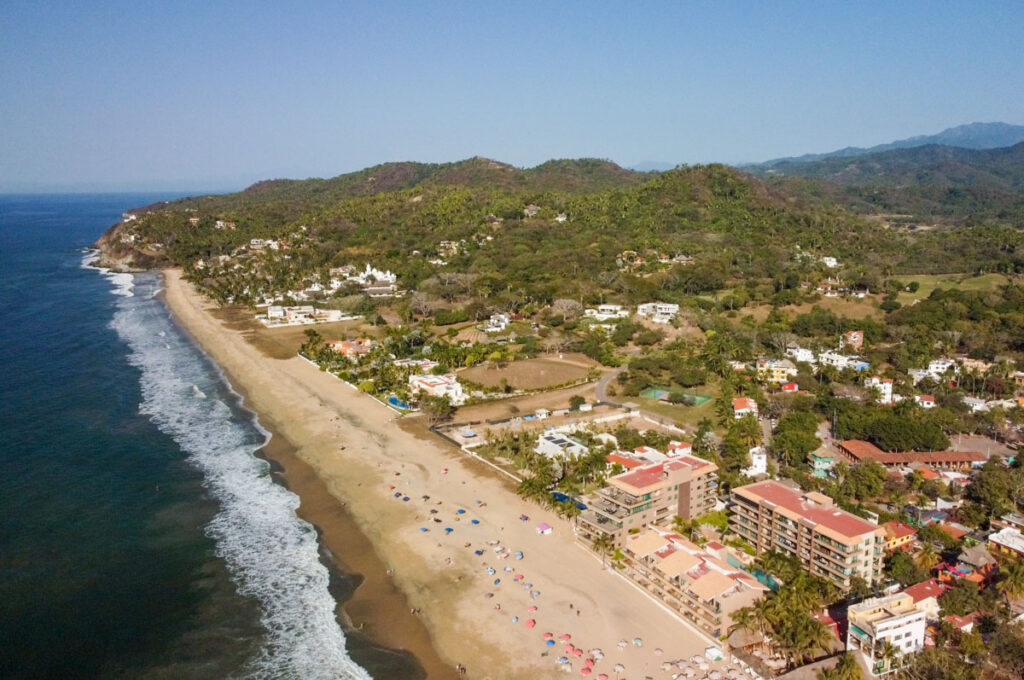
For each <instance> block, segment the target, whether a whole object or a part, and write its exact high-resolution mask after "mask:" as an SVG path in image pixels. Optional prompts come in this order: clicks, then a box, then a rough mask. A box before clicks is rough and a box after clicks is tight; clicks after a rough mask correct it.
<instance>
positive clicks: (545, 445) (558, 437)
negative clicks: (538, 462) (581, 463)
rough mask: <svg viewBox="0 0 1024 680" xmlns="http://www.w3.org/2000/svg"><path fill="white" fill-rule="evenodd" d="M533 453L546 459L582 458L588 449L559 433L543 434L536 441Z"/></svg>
mask: <svg viewBox="0 0 1024 680" xmlns="http://www.w3.org/2000/svg"><path fill="white" fill-rule="evenodd" d="M533 450H534V452H536V453H539V454H540V455H542V456H544V457H546V458H565V457H566V456H584V455H586V454H587V453H588V452H589V451H590V449H588V448H587V447H586V446H584V445H583V444H581V443H580V442H578V441H576V440H575V439H573V438H572V437H570V436H569V435H566V434H562V433H560V432H544V433H542V434H541V435H540V437H539V438H538V439H537V445H536V446H534V447H533Z"/></svg>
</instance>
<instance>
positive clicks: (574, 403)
mask: <svg viewBox="0 0 1024 680" xmlns="http://www.w3.org/2000/svg"><path fill="white" fill-rule="evenodd" d="M586 403H587V400H586V399H585V398H583V397H581V396H580V395H578V394H574V395H573V396H572V397H570V399H569V410H570V411H579V410H580V406H583V405H584V404H586Z"/></svg>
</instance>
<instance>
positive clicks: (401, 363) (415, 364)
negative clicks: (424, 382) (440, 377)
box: [394, 359, 438, 373]
mask: <svg viewBox="0 0 1024 680" xmlns="http://www.w3.org/2000/svg"><path fill="white" fill-rule="evenodd" d="M394 365H395V366H398V367H399V368H405V367H407V366H411V367H412V368H414V369H415V370H416V372H417V373H428V372H430V371H432V370H434V368H435V367H436V366H437V365H438V363H437V362H436V361H431V360H430V359H397V360H396V361H395V362H394Z"/></svg>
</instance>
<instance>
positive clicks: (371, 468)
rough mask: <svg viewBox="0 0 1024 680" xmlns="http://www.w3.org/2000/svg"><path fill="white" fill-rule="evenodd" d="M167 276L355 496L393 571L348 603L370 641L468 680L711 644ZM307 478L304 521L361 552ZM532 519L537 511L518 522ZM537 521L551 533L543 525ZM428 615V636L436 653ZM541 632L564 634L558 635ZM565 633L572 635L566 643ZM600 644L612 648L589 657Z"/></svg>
mask: <svg viewBox="0 0 1024 680" xmlns="http://www.w3.org/2000/svg"><path fill="white" fill-rule="evenodd" d="M165 280H166V300H167V303H168V305H169V306H170V308H171V310H172V311H173V313H174V314H175V316H176V318H177V319H178V320H179V322H180V323H181V324H182V325H183V326H184V327H185V328H186V329H187V330H188V331H189V333H190V334H191V335H192V336H193V337H194V338H195V339H196V340H197V341H198V342H199V344H200V345H201V346H202V347H203V349H204V350H205V351H206V352H207V354H209V356H210V357H211V358H212V359H214V360H215V361H216V362H217V363H218V364H219V365H220V366H221V367H222V368H223V370H224V371H225V373H226V374H227V375H228V377H229V379H230V380H231V382H232V384H233V385H234V386H235V387H236V388H238V389H240V390H241V391H242V392H243V393H244V394H245V395H246V402H247V405H248V406H249V407H250V408H252V409H254V410H255V411H256V412H257V413H258V414H259V417H260V420H261V422H263V423H264V424H265V425H267V426H268V427H269V428H270V429H271V430H272V431H273V432H275V433H277V435H278V436H280V437H281V438H283V439H285V440H286V441H287V442H288V443H289V444H290V445H291V447H293V448H294V453H295V456H296V457H297V458H299V459H300V460H301V461H302V463H303V464H305V465H308V466H309V468H310V469H311V470H312V472H313V473H315V475H316V478H317V480H315V481H319V482H322V483H323V484H324V486H325V488H326V490H327V492H329V494H330V495H331V496H332V497H333V498H334V499H335V500H337V501H338V502H340V503H341V504H342V505H343V507H344V510H345V513H347V515H348V517H350V518H351V519H352V520H354V521H355V523H356V524H357V525H358V527H359V529H360V530H361V532H362V534H363V535H364V536H365V537H366V538H368V539H369V541H370V543H371V544H372V546H373V550H374V551H375V552H376V556H377V557H378V558H379V559H380V561H381V562H382V563H383V564H385V565H387V567H388V569H389V570H390V571H391V573H390V574H387V575H386V578H385V575H380V574H377V575H376V576H375V577H374V578H370V577H368V581H367V583H368V585H369V584H373V583H376V584H377V585H375V586H373V588H376V589H377V591H375V592H374V593H373V594H371V595H367V597H366V598H364V599H360V597H357V598H355V600H354V601H353V603H352V606H351V607H346V611H347V614H348V616H349V618H350V619H351V621H352V623H353V625H355V626H357V627H358V626H359V624H360V623H365V626H364V629H363V631H362V632H363V633H364V634H366V635H367V636H368V637H370V638H371V639H372V640H374V641H377V642H379V643H381V644H385V645H388V646H393V647H400V648H403V649H409V650H410V651H411V652H412V653H413V654H415V655H416V656H417V658H419V659H420V661H421V663H422V664H423V666H424V669H425V670H426V671H427V674H428V676H429V677H430V678H447V677H455V675H456V674H455V671H454V666H455V665H456V664H461V665H463V666H465V668H466V673H465V677H470V678H491V679H495V680H497V679H498V678H508V679H518V678H522V679H524V680H525V679H526V678H547V677H556V676H557V675H558V674H559V673H560V672H563V671H565V670H568V668H567V665H566V664H564V663H559V662H558V659H559V657H563V656H564V657H567V658H569V659H571V672H572V673H575V674H580V672H581V670H582V669H583V668H584V665H585V662H586V660H587V659H592V660H594V668H593V675H594V677H597V676H598V675H599V674H602V673H603V674H607V675H608V676H609V677H617V678H620V679H626V678H629V679H634V678H635V679H642V678H645V677H652V678H670V677H671V676H672V674H673V673H676V672H678V670H677V669H674V668H673V669H671V670H662V666H663V664H664V663H665V662H666V661H671V660H676V659H687V658H690V657H692V656H694V655H696V654H700V653H702V652H703V651H704V649H705V647H706V646H707V645H708V644H709V640H708V639H707V638H706V637H703V636H701V635H700V634H698V633H697V632H696V631H695V630H694V629H692V628H690V627H689V626H686V625H684V624H683V623H682V622H681V621H679V620H678V619H677V618H676V617H674V616H673V615H672V614H670V613H669V612H668V611H667V610H665V609H664V608H662V606H661V605H659V604H658V603H656V602H654V601H653V600H652V599H650V598H648V597H647V596H645V595H644V594H642V593H641V591H639V589H637V588H636V587H635V586H633V585H632V584H630V583H628V582H627V581H626V580H624V579H623V578H621V577H620V576H619V575H618V574H616V573H614V571H613V570H612V569H610V568H605V567H604V566H603V565H602V564H601V561H600V560H598V559H597V558H596V557H595V556H594V555H592V554H591V553H589V552H588V551H586V550H584V549H583V548H582V547H580V546H578V545H576V544H575V543H574V541H573V534H572V527H571V526H570V524H569V523H568V522H566V521H565V520H562V519H560V518H558V517H557V516H556V515H554V514H553V513H550V512H547V511H545V510H543V509H541V508H540V507H539V506H536V505H533V504H530V503H526V502H524V501H522V500H521V499H520V498H518V497H517V496H516V495H515V494H514V493H512V492H511V490H510V489H511V487H510V485H509V482H508V480H506V479H503V478H501V477H500V476H499V475H497V474H493V473H489V472H486V471H484V470H483V469H482V466H480V464H479V462H478V461H474V460H472V459H471V458H468V457H467V456H466V455H465V454H463V453H462V452H461V451H459V450H458V449H455V448H454V447H449V446H447V445H446V444H444V443H443V442H441V441H440V440H437V441H436V442H435V441H431V440H424V439H423V438H422V437H417V436H415V435H414V434H412V433H410V432H407V431H405V430H404V429H402V428H400V427H398V426H397V424H396V423H395V422H394V421H395V419H396V418H397V416H396V414H395V413H393V412H392V411H390V410H389V409H387V408H385V407H383V406H382V405H380V404H379V403H378V402H376V401H374V400H373V399H371V398H370V397H368V396H367V395H364V394H360V393H358V392H356V391H355V390H353V389H352V388H351V387H350V386H348V385H347V384H345V383H344V382H342V381H341V380H338V379H337V378H335V377H333V376H331V375H329V374H327V373H324V372H322V371H320V370H318V369H317V367H316V366H314V365H312V364H310V363H309V362H307V361H305V360H303V359H301V358H299V357H292V358H288V359H281V358H271V357H268V356H267V355H265V354H264V353H263V352H261V351H259V350H258V349H257V348H256V347H254V346H253V345H252V344H250V343H249V342H248V340H247V339H246V334H245V332H244V331H241V330H237V329H234V328H228V327H227V326H226V325H225V324H222V323H221V322H220V321H218V320H217V319H216V318H215V317H214V315H212V314H210V313H209V312H208V311H207V310H208V309H209V308H210V307H211V305H210V303H208V302H207V301H205V300H204V299H203V298H202V297H200V296H199V295H197V294H196V293H195V292H194V291H193V290H192V288H191V286H190V285H189V284H187V283H186V282H185V281H183V280H182V279H181V277H180V273H179V272H177V271H174V270H169V271H166V272H165ZM285 465H286V468H287V464H285ZM307 481H309V480H307ZM306 486H307V485H305V484H296V485H295V486H294V487H293V488H294V490H295V491H296V492H297V493H299V495H300V498H301V499H302V503H303V506H304V507H303V509H300V513H305V512H307V511H308V512H309V514H307V515H304V516H306V517H307V518H308V519H310V521H312V522H313V523H315V524H316V525H317V526H318V527H319V528H320V530H321V531H322V532H323V539H322V540H323V542H324V544H325V545H326V546H327V547H328V548H330V547H331V546H332V545H345V546H349V547H348V548H347V549H348V550H351V547H350V546H351V542H349V541H347V540H346V539H344V538H339V537H338V536H335V535H333V534H332V526H333V523H332V522H331V521H330V514H331V513H332V512H336V510H331V509H330V506H331V504H330V503H329V502H327V501H325V499H324V498H322V497H321V498H320V499H319V500H316V499H315V498H314V497H313V496H312V495H311V494H310V493H306V494H305V495H304V494H303V489H304V488H305V487H306ZM328 500H329V499H328ZM325 502H326V503H327V506H328V510H326V511H324V512H321V513H320V514H319V515H318V514H317V513H316V512H314V511H312V509H310V508H306V506H307V504H310V505H311V506H315V505H317V504H324V503H325ZM523 514H526V515H528V516H529V521H521V520H520V519H519V517H520V515H523ZM320 515H323V516H322V517H321V516H320ZM539 522H547V523H548V524H550V525H551V526H552V527H554V531H553V533H552V534H551V535H546V536H542V535H539V534H538V532H537V531H536V529H535V527H536V525H537V523H539ZM502 547H504V548H505V549H506V550H505V551H504V552H501V553H499V552H496V550H500V549H501V548H502ZM515 551H521V552H522V554H523V559H521V560H517V559H516V558H515V556H514V553H515ZM478 552H479V554H478ZM503 555H504V556H505V557H503ZM356 568H364V567H362V566H356ZM365 568H372V567H365ZM391 584H393V585H394V586H396V587H397V588H398V589H399V590H400V591H401V593H402V594H404V596H405V598H407V602H408V606H409V607H410V608H412V609H415V610H416V612H415V614H412V613H410V614H409V615H408V616H409V617H415V620H412V621H401V620H395V621H394V622H393V624H392V622H391V621H390V620H381V618H380V617H374V615H373V612H372V611H371V610H372V609H373V605H372V601H373V600H372V598H376V597H381V596H384V595H387V593H388V587H390V586H391ZM390 611H391V612H394V605H393V603H392V606H391V608H390ZM403 614H404V612H403ZM531 621H532V622H534V625H532V626H531V625H530V624H529V622H531ZM417 622H422V624H423V626H425V630H426V631H429V641H430V643H432V647H433V649H434V650H436V652H437V654H438V655H439V658H438V657H435V656H433V651H432V650H431V649H429V648H427V644H426V643H427V640H426V638H425V637H424V636H423V635H422V633H421V632H417V631H418V626H417V625H416V624H417ZM545 633H551V634H552V636H553V637H554V639H555V641H556V644H554V645H553V646H548V645H546V642H545V637H544V634H545ZM563 635H570V636H571V639H570V640H568V641H567V642H566V641H562V640H561V638H562V636H563ZM635 638H640V639H641V640H642V646H637V645H634V644H633V640H634V639H635ZM623 640H625V641H627V644H626V645H624V646H622V645H620V644H619V643H620V641H623ZM569 645H572V646H574V648H579V649H581V650H582V653H581V655H579V656H578V655H576V654H575V653H574V651H571V650H569ZM595 649H599V650H601V651H602V653H603V654H596V655H595V654H594V653H591V650H595ZM659 652H660V653H659ZM596 657H603V658H599V659H598V658H596ZM618 664H621V667H624V670H622V671H621V672H616V670H615V669H616V666H617V665H618ZM700 675H703V673H700V674H698V677H699V676H700Z"/></svg>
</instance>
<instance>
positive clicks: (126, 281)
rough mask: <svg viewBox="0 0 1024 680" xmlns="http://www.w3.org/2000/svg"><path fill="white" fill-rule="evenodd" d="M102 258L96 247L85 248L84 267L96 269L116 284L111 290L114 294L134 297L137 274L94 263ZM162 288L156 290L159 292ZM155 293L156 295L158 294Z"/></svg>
mask: <svg viewBox="0 0 1024 680" xmlns="http://www.w3.org/2000/svg"><path fill="white" fill-rule="evenodd" d="M98 259H100V251H98V250H95V249H92V248H90V249H87V250H85V253H84V255H83V256H82V269H95V270H96V271H98V272H99V273H100V274H102V275H103V276H104V277H106V279H107V280H108V281H110V282H111V283H112V284H114V290H112V291H110V292H112V293H113V294H114V295H120V296H121V297H132V296H133V295H135V293H134V292H133V290H134V288H135V276H134V275H133V274H127V273H125V272H112V271H110V269H109V268H108V267H97V266H96V265H95V264H94V263H95V262H96V260H98ZM159 291H160V289H159V288H158V289H157V290H156V293H158V292H159ZM156 293H154V295H155V294H156Z"/></svg>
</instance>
